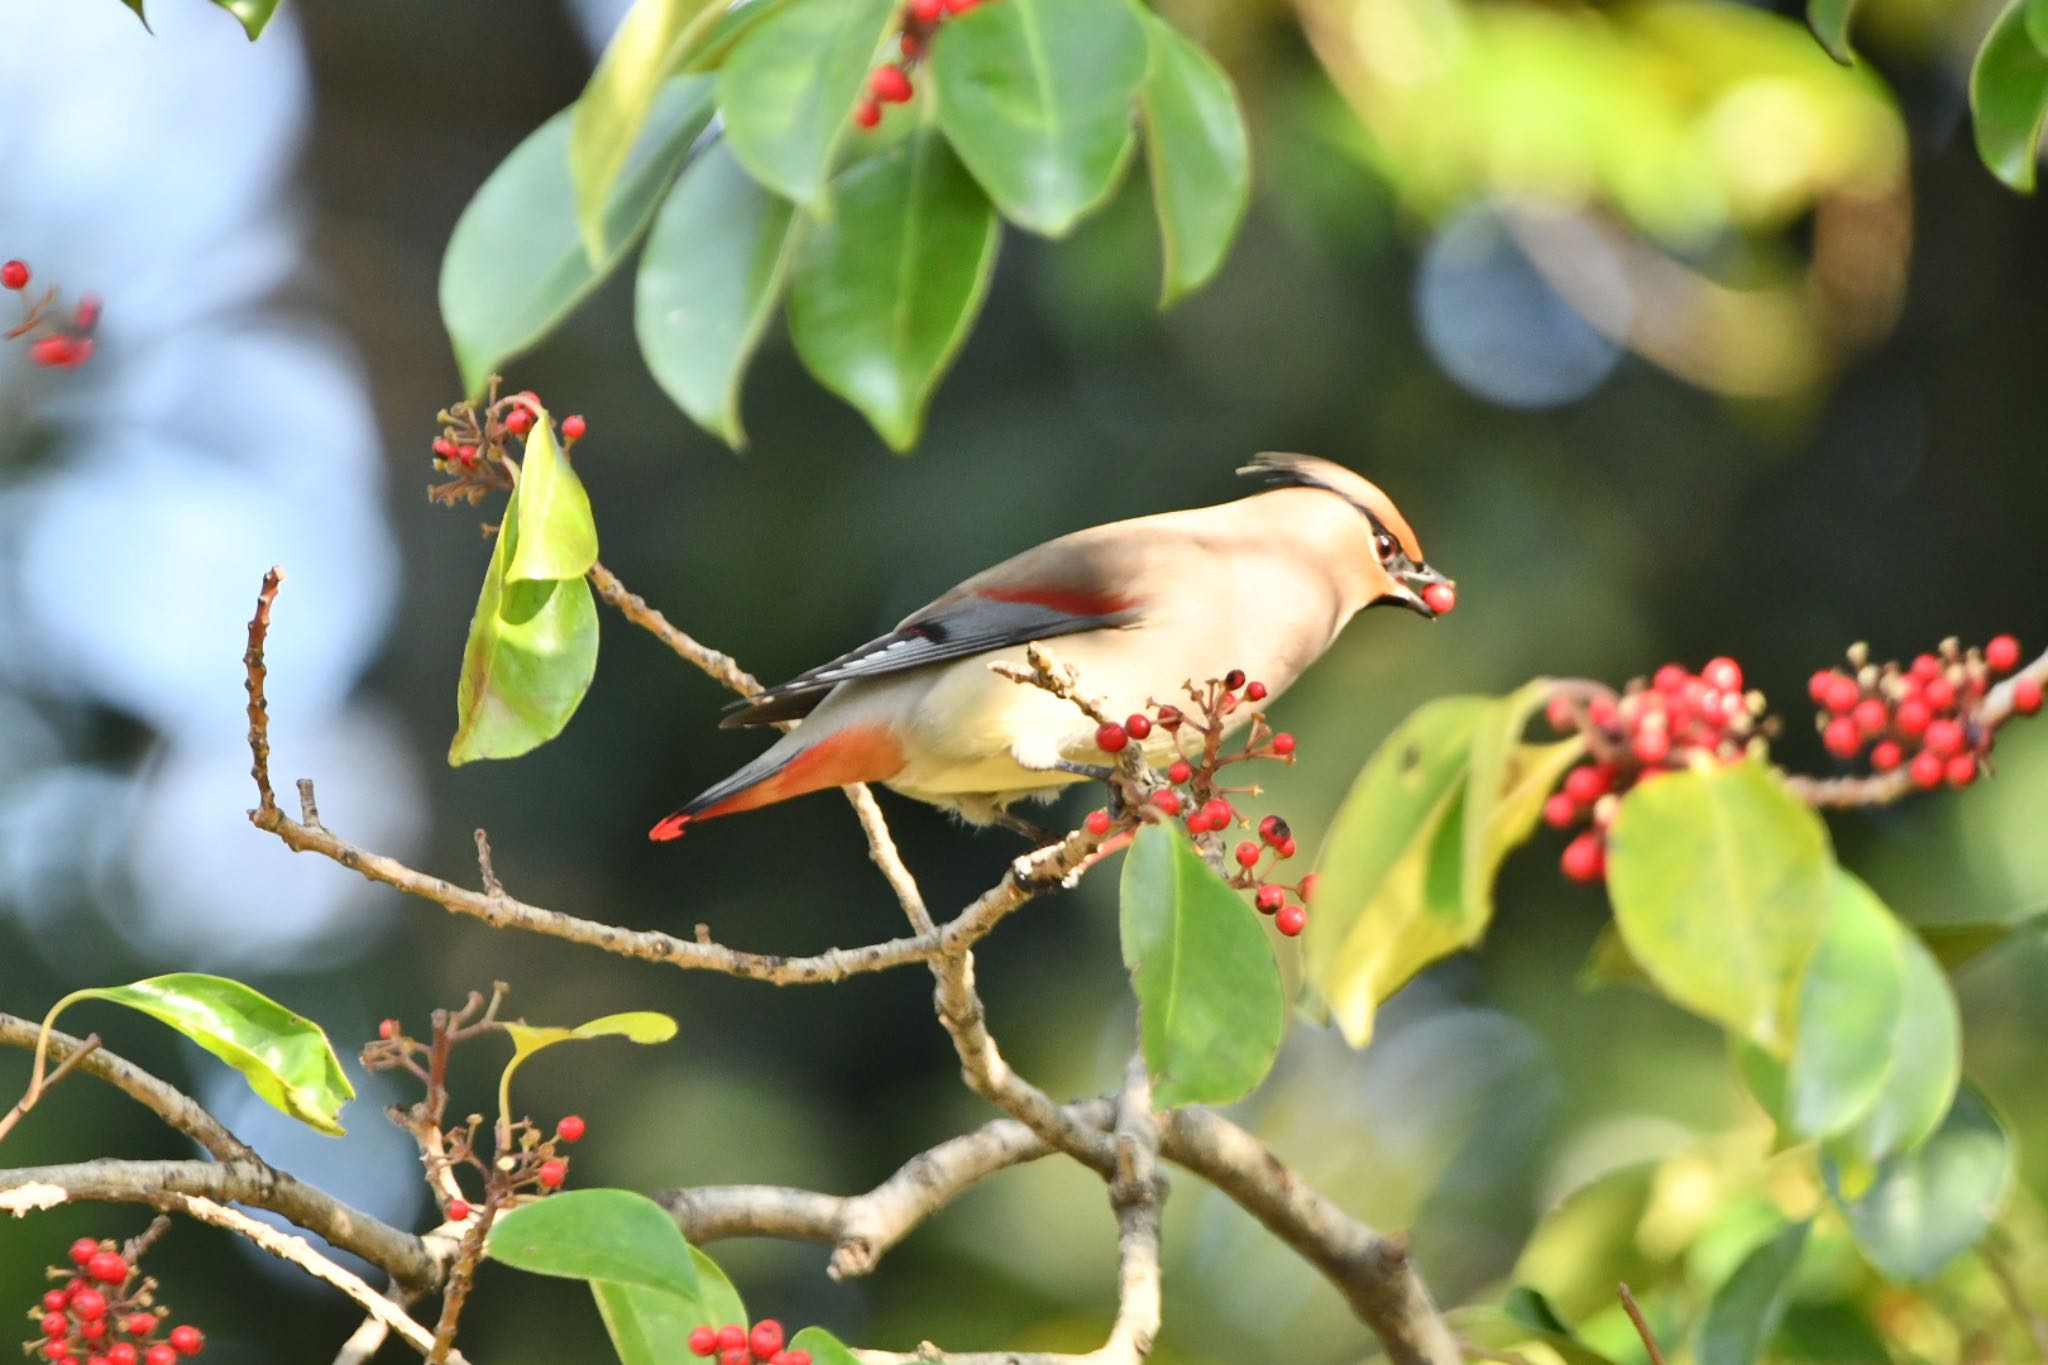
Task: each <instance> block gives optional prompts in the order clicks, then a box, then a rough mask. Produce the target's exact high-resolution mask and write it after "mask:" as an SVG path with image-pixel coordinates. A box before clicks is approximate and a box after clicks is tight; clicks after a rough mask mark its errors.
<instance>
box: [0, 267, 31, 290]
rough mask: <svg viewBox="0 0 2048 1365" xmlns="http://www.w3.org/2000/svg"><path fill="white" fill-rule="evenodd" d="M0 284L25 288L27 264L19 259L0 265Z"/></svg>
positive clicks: (26, 284) (10, 287)
mask: <svg viewBox="0 0 2048 1365" xmlns="http://www.w3.org/2000/svg"><path fill="white" fill-rule="evenodd" d="M0 285H5V286H6V287H7V288H9V289H26V288H27V287H28V266H27V265H25V264H23V263H22V262H20V261H9V262H7V264H5V265H0Z"/></svg>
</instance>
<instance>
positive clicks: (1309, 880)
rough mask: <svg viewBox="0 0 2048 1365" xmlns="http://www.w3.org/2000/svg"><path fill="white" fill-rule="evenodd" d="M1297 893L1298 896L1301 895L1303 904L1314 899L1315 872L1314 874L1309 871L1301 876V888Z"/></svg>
mask: <svg viewBox="0 0 2048 1365" xmlns="http://www.w3.org/2000/svg"><path fill="white" fill-rule="evenodd" d="M1297 894H1299V895H1300V897H1301V903H1302V904H1303V905H1307V904H1309V903H1311V902H1312V901H1314V900H1315V898H1316V874H1315V873H1313V872H1311V873H1309V874H1308V875H1307V876H1306V877H1303V878H1302V879H1301V890H1300V891H1299V892H1298V893H1297Z"/></svg>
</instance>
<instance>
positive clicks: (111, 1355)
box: [107, 1341, 142, 1365]
mask: <svg viewBox="0 0 2048 1365" xmlns="http://www.w3.org/2000/svg"><path fill="white" fill-rule="evenodd" d="M141 1359H142V1355H141V1353H140V1352H138V1351H137V1350H136V1349H135V1348H134V1347H133V1346H130V1345H129V1344H128V1343H127V1342H125V1341H123V1342H119V1343H117V1344H115V1345H113V1346H109V1347H108V1348H107V1365H135V1363H136V1362H137V1361H139V1360H141Z"/></svg>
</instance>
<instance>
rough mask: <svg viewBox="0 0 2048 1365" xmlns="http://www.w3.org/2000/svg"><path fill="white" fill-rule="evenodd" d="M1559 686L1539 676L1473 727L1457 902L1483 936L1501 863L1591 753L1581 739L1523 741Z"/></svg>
mask: <svg viewBox="0 0 2048 1365" xmlns="http://www.w3.org/2000/svg"><path fill="white" fill-rule="evenodd" d="M1553 686H1554V684H1552V683H1551V681H1550V680H1549V679H1548V678H1538V679H1536V680H1535V681H1534V682H1531V683H1529V684H1527V685H1526V686H1523V687H1521V688H1519V689H1517V690H1516V691H1515V692H1514V693H1512V694H1511V695H1509V696H1506V697H1502V698H1501V699H1500V700H1498V701H1496V702H1494V703H1493V705H1492V707H1491V709H1490V710H1489V711H1488V712H1487V713H1486V715H1485V716H1484V717H1483V718H1482V719H1481V720H1480V722H1479V723H1478V724H1477V725H1476V726H1474V727H1473V731H1472V757H1471V760H1470V763H1469V770H1470V774H1471V775H1470V777H1469V778H1468V779H1467V780H1466V784H1465V810H1464V835H1463V846H1462V849H1461V852H1460V856H1459V898H1460V903H1461V905H1462V906H1463V910H1464V916H1465V921H1466V923H1467V924H1468V925H1472V926H1475V927H1476V928H1477V929H1479V930H1482V931H1483V930H1484V929H1485V927H1486V925H1487V924H1488V923H1490V922H1491V921H1492V919H1493V879H1494V875H1495V874H1496V873H1497V872H1499V871H1500V865H1501V863H1502V861H1504V860H1505V859H1506V858H1507V856H1508V854H1509V853H1511V852H1512V851H1514V849H1515V848H1516V847H1517V846H1518V845H1520V844H1521V843H1522V841H1523V840H1525V839H1527V838H1528V837H1529V833H1530V831H1531V830H1533V829H1535V828H1536V822H1537V820H1538V819H1540V818H1541V817H1542V814H1543V802H1544V798H1546V797H1547V796H1549V795H1550V793H1551V791H1552V790H1553V789H1554V788H1555V787H1556V786H1557V784H1558V783H1559V782H1560V781H1561V780H1563V778H1564V774H1565V770H1566V769H1568V768H1570V767H1571V766H1572V764H1574V763H1576V762H1577V761H1578V760H1579V757H1580V755H1582V754H1584V753H1585V751H1586V742H1585V740H1584V738H1582V737H1577V736H1575V737H1573V738H1571V739H1567V740H1560V741H1558V742H1556V743H1553V744H1524V743H1523V742H1522V731H1523V730H1524V729H1525V728H1526V727H1527V726H1528V723H1529V717H1530V716H1531V715H1533V714H1534V713H1535V712H1536V711H1537V710H1539V709H1540V708H1541V707H1542V706H1543V704H1544V702H1545V701H1546V699H1548V697H1549V696H1550V693H1551V690H1552V688H1553ZM1477 938H1478V934H1477V933H1474V934H1473V935H1472V939H1473V940H1476V939H1477Z"/></svg>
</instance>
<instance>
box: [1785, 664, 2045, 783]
mask: <svg viewBox="0 0 2048 1365" xmlns="http://www.w3.org/2000/svg"><path fill="white" fill-rule="evenodd" d="M1848 663H1849V666H1848V668H1846V669H1840V668H1826V669H1822V670H1821V671H1820V672H1818V673H1815V674H1814V675H1813V677H1812V678H1811V679H1810V680H1808V683H1807V695H1808V696H1810V697H1812V698H1813V701H1814V704H1815V705H1817V706H1819V707H1820V708H1821V710H1820V714H1819V715H1818V716H1816V717H1815V719H1814V724H1815V726H1816V728H1818V729H1819V731H1820V736H1821V743H1822V744H1823V745H1825V746H1826V748H1827V751H1828V752H1829V753H1831V754H1833V755H1834V756H1835V757H1836V758H1840V759H1845V760H1847V759H1854V758H1857V757H1859V756H1864V750H1865V749H1866V747H1867V748H1868V750H1869V753H1868V755H1867V760H1868V762H1869V764H1870V768H1871V771H1872V772H1879V773H1888V772H1893V771H1896V770H1897V769H1899V768H1901V767H1903V768H1905V769H1906V771H1907V773H1908V775H1910V776H1911V778H1912V780H1913V785H1914V786H1916V787H1918V788H1920V789H1921V790H1922V791H1929V790H1932V789H1933V788H1935V787H1939V786H1942V785H1943V784H1946V785H1948V786H1951V787H1967V786H1969V785H1970V784H1971V783H1972V782H1975V781H1976V780H1977V775H1978V773H1979V772H1980V771H1986V770H1988V769H1989V767H1990V764H1989V762H1988V760H1989V758H1990V754H1991V746H1992V739H1993V727H1992V726H1991V725H1990V724H1987V723H1986V722H1985V719H1984V717H1983V716H1982V714H1981V712H1982V710H1983V706H1984V698H1985V696H1986V694H1988V693H1989V692H1990V690H1991V680H1992V679H1993V678H1994V677H1996V676H1998V675H2000V674H2004V673H2010V672H2012V671H2013V670H2014V669H2015V668H2018V667H2019V663H2020V642H2019V640H2018V639H2017V638H2015V637H2013V636H2011V635H1999V636H1995V637H1993V638H1992V640H1991V641H1990V643H1988V644H1986V645H1985V646H1984V648H1983V649H1981V650H1979V649H1975V648H1972V649H1967V650H1966V649H1964V648H1963V647H1962V643H1961V642H1960V641H1958V640H1956V639H1955V638H1953V637H1951V638H1949V639H1946V640H1943V641H1942V642H1941V644H1940V646H1939V647H1938V649H1937V651H1936V652H1935V653H1933V654H1921V655H1917V656H1916V657H1915V658H1914V659H1913V662H1912V663H1911V664H1907V665H1901V664H1900V663H1898V662H1897V661H1895V660H1893V661H1887V662H1885V663H1881V664H1877V663H1872V662H1871V661H1870V647H1869V646H1868V645H1862V644H1858V645H1853V646H1851V647H1850V649H1849V652H1848ZM2012 709H2013V710H2014V711H2015V712H2017V713H2018V714H2020V715H2023V716H2030V715H2033V714H2034V713H2035V712H2037V711H2039V710H2040V709H2041V684H2040V683H2039V682H2038V681H2036V680H2035V679H2033V678H2020V679H2017V680H2016V681H2015V682H2014V683H2013V689H2012Z"/></svg>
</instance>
